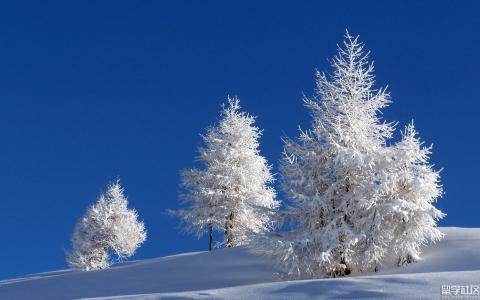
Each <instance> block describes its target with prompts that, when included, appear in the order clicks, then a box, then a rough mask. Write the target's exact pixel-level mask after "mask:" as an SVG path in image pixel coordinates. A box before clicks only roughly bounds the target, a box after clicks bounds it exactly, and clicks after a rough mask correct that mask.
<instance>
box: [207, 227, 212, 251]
mask: <svg viewBox="0 0 480 300" xmlns="http://www.w3.org/2000/svg"><path fill="white" fill-rule="evenodd" d="M208 227H209V229H208V230H209V234H210V241H209V242H208V251H212V243H213V225H212V223H210V224H208Z"/></svg>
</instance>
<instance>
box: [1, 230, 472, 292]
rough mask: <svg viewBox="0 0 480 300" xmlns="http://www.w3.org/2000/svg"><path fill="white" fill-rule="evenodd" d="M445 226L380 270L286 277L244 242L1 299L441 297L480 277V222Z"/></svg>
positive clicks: (46, 283)
mask: <svg viewBox="0 0 480 300" xmlns="http://www.w3.org/2000/svg"><path fill="white" fill-rule="evenodd" d="M442 232H444V233H445V234H446V236H445V239H444V240H442V241H441V242H439V243H437V244H436V245H432V246H429V247H428V248H427V249H425V252H424V255H423V260H422V261H421V262H419V263H416V264H413V265H410V266H408V267H404V268H399V269H396V270H391V271H389V272H381V273H375V274H374V275H365V276H357V277H347V278H340V279H319V280H302V281H278V280H275V279H274V277H273V273H274V272H275V269H274V267H273V266H272V264H271V262H269V261H268V260H267V259H265V258H260V257H256V256H254V255H252V254H250V253H249V252H248V251H247V250H246V249H245V248H236V249H227V250H218V251H215V252H213V253H208V252H197V253H187V254H179V255H174V256H168V257H162V258H156V259H150V260H144V261H136V262H130V263H125V264H121V265H116V266H114V267H112V268H111V269H108V270H103V271H92V272H77V271H69V270H64V271H55V272H48V273H40V274H34V275H29V276H25V277H22V278H17V279H11V280H4V281H0V299H12V300H13V299H49V300H53V299H77V298H101V299H118V298H120V299H165V298H167V299H168V298H177V299H178V298H183V299H185V298H193V299H212V298H228V299H277V298H280V299H310V298H319V299H324V298H325V299H331V298H340V299H351V298H388V299H396V298H397V299H405V298H410V299H411V298H413V299H419V298H424V299H425V298H427V299H439V298H440V297H441V286H442V285H480V250H479V249H480V229H477V228H476V229H473V228H472V229H469V228H442ZM102 297H103V298H102Z"/></svg>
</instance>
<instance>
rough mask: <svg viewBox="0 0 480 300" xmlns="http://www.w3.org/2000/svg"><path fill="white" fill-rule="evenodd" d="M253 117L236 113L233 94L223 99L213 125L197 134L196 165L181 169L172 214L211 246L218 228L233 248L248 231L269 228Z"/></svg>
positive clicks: (267, 184) (271, 204) (269, 206)
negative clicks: (199, 164)
mask: <svg viewBox="0 0 480 300" xmlns="http://www.w3.org/2000/svg"><path fill="white" fill-rule="evenodd" d="M254 122H255V118H254V117H253V116H250V115H248V114H246V113H245V112H241V111H240V102H239V100H238V99H237V98H233V99H232V98H229V99H228V106H227V107H224V108H223V110H222V113H221V119H220V121H219V123H218V125H216V126H214V127H211V128H209V129H208V131H207V133H206V135H205V136H203V141H204V144H205V145H204V147H202V148H200V149H199V153H200V160H201V161H202V163H203V164H204V166H203V168H202V169H198V168H194V169H189V170H184V171H183V172H182V186H183V190H184V192H183V193H182V195H181V196H182V199H183V202H184V203H183V204H184V208H183V209H180V210H177V211H173V212H172V213H173V214H174V215H176V216H178V217H180V219H181V220H182V223H183V225H184V226H183V229H184V230H185V231H186V232H189V233H194V234H196V235H197V236H198V237H200V236H201V235H203V234H204V233H205V231H206V230H208V231H209V234H210V243H209V249H210V250H211V249H212V240H213V232H214V231H220V232H221V231H223V232H224V238H223V245H224V246H225V247H234V246H238V245H242V244H245V243H247V242H248V241H249V236H250V235H251V234H256V233H262V232H265V231H267V230H269V229H270V228H271V226H272V219H271V216H272V214H273V213H274V211H275V210H276V209H277V207H278V202H277V201H276V200H275V191H274V189H273V188H272V186H271V184H272V182H273V181H274V178H273V176H272V174H271V172H270V166H269V165H268V164H267V161H266V159H265V158H264V157H263V156H261V155H260V152H259V142H258V140H259V138H260V136H261V131H260V129H259V128H258V127H256V126H254Z"/></svg>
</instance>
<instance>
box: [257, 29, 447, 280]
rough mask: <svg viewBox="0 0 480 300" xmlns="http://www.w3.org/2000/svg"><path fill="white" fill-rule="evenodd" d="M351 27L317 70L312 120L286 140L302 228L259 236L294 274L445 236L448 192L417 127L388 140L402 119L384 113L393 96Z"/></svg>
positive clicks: (285, 176)
mask: <svg viewBox="0 0 480 300" xmlns="http://www.w3.org/2000/svg"><path fill="white" fill-rule="evenodd" d="M363 49H364V46H363V44H362V43H360V42H359V40H358V37H357V38H354V37H352V36H350V35H349V34H348V33H347V34H346V39H345V42H344V44H343V46H342V47H339V53H338V55H337V56H335V57H334V58H333V60H332V67H333V73H332V74H331V75H327V74H325V73H320V72H317V80H316V85H317V89H316V94H315V96H314V97H312V98H306V99H305V105H306V106H307V107H308V108H309V109H310V112H311V116H312V119H313V120H312V127H311V129H310V130H308V131H302V132H301V134H300V137H299V139H298V140H292V139H285V155H284V159H283V161H282V166H281V175H282V185H283V189H284V191H285V192H286V194H287V195H288V196H289V198H290V199H291V205H290V206H289V207H288V209H287V211H286V213H285V215H286V218H287V219H289V220H290V221H292V223H293V230H292V231H290V232H284V233H282V234H281V237H280V238H271V237H270V238H268V237H262V238H260V239H258V240H257V244H256V246H257V249H258V250H259V251H260V252H264V253H267V254H269V255H273V256H274V257H276V258H277V259H278V261H279V262H280V265H281V267H283V268H284V270H285V271H286V273H287V274H288V275H290V276H291V277H296V278H312V277H322V276H344V275H348V274H350V273H351V272H362V271H363V272H365V271H376V270H378V268H380V267H382V266H384V265H385V266H386V265H389V264H390V262H391V261H392V259H393V258H394V257H395V258H396V259H397V262H399V263H401V262H403V261H412V260H415V259H418V258H419V251H420V249H419V246H420V245H421V244H424V243H426V242H429V241H435V240H437V239H439V238H440V237H441V234H440V232H439V231H438V229H436V227H435V226H436V220H437V219H438V218H441V217H442V216H443V214H442V213H441V212H440V211H438V210H436V209H435V208H434V207H433V206H432V203H433V202H434V201H435V200H436V199H437V198H438V197H439V196H440V195H441V187H440V186H439V183H438V181H439V176H438V173H437V172H435V171H434V170H432V168H431V166H430V165H429V164H428V154H429V149H428V148H421V147H420V145H419V143H418V140H416V139H415V138H414V136H413V134H412V131H411V129H410V127H408V129H407V133H406V134H405V135H404V139H403V140H402V141H401V142H400V143H398V144H397V145H388V144H387V142H388V141H389V140H390V139H391V137H392V134H393V132H394V124H392V123H387V122H384V121H382V120H381V118H380V112H381V110H382V109H383V108H384V107H386V106H387V105H388V104H389V103H390V102H391V101H390V95H389V93H388V92H387V91H386V89H384V88H380V89H376V88H375V86H374V85H375V77H374V74H373V71H374V68H373V64H371V63H370V62H369V61H368V53H365V51H364V50H363Z"/></svg>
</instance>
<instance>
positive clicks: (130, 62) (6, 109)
mask: <svg viewBox="0 0 480 300" xmlns="http://www.w3.org/2000/svg"><path fill="white" fill-rule="evenodd" d="M479 11H480V4H479V3H478V2H476V1H421V3H419V1H382V2H381V3H380V1H378V2H374V1H330V2H328V3H327V2H326V1H324V2H320V1H301V2H299V1H295V2H294V1H291V2H285V3H282V2H278V1H265V2H264V1H262V3H259V1H255V2H253V1H252V2H247V3H244V2H242V4H240V2H237V3H225V1H218V2H213V1H183V2H181V1H171V2H167V1H141V2H140V1H129V2H126V1H79V2H74V3H66V2H65V1H59V2H53V1H46V2H45V1H42V2H31V3H29V2H21V1H4V2H2V3H1V4H0V145H1V147H0V191H1V193H0V235H1V237H2V238H1V246H0V257H1V259H0V278H9V277H13V276H17V275H21V274H26V273H33V272H41V271H49V270H55V269H60V268H65V267H66V264H65V259H64V251H65V250H67V249H69V247H70V241H69V239H70V234H71V232H72V230H73V227H74V225H75V223H76V221H77V220H78V218H80V217H81V215H82V214H83V213H84V211H85V209H86V207H87V206H88V205H89V204H90V203H92V202H93V201H95V200H96V198H97V196H98V194H99V193H100V192H101V191H102V190H103V189H104V188H105V186H106V185H107V184H108V182H109V181H111V180H114V179H115V178H116V177H117V176H119V177H120V178H121V180H122V183H123V185H124V187H125V188H126V193H127V195H128V196H129V199H130V205H131V206H132V207H135V208H136V209H137V210H138V212H139V214H140V216H141V218H142V219H143V220H144V221H145V224H146V226H147V229H148V241H147V242H146V243H145V244H144V246H143V247H142V248H140V250H139V251H138V254H137V255H136V256H135V258H136V259H143V258H151V257H157V256H164V255H169V254H174V253H179V252H186V251H200V250H202V251H203V250H205V249H206V247H207V240H206V239H201V240H196V239H195V238H194V237H191V236H184V235H181V234H179V233H178V231H177V225H178V222H177V220H175V219H172V218H170V217H169V216H167V215H165V213H164V211H165V210H166V209H168V208H175V207H177V201H178V199H177V192H178V183H179V175H178V174H179V170H180V169H182V168H185V167H191V166H193V164H194V158H195V156H196V148H197V146H198V145H199V144H200V142H201V138H200V136H199V134H200V133H202V132H203V130H204V128H205V127H206V126H208V125H211V124H212V123H213V122H214V121H215V120H216V118H217V116H218V111H219V109H220V105H221V103H222V102H223V101H224V100H225V98H226V96H227V95H232V96H233V95H236V96H238V97H239V98H240V99H241V101H242V106H243V107H244V108H245V110H247V111H248V112H250V113H252V114H253V115H257V116H258V123H257V124H258V125H259V126H260V127H261V128H262V129H264V135H263V138H262V140H261V143H262V145H261V151H262V153H263V154H264V155H265V156H266V157H267V159H268V160H269V162H270V163H271V164H272V165H273V167H274V170H275V171H276V170H277V165H278V164H277V162H278V159H279V158H280V156H281V151H282V143H281V139H280V138H281V136H283V135H289V136H295V135H296V134H297V129H298V126H299V125H301V126H302V127H307V126H308V124H309V117H308V112H307V110H306V109H305V108H304V107H303V105H302V101H301V99H302V94H307V95H310V94H312V93H313V88H314V77H313V74H314V69H315V68H318V69H320V70H328V67H329V65H328V62H327V59H328V58H330V57H331V56H332V55H334V54H335V51H336V44H337V43H340V42H341V41H342V36H343V34H344V32H345V29H347V28H348V30H349V31H350V32H351V33H352V34H359V35H360V36H361V39H362V40H363V41H364V42H365V43H366V45H367V48H368V49H370V50H371V51H372V57H373V59H374V60H375V65H376V74H377V79H378V83H379V85H385V84H388V85H389V87H390V91H391V94H392V97H393V101H394V102H393V104H392V105H391V106H390V107H389V108H388V109H387V110H386V111H385V112H384V117H385V119H386V120H396V121H398V122H399V124H400V127H399V129H400V128H401V127H402V126H403V125H405V124H406V123H407V122H409V120H411V119H412V118H413V119H415V124H416V126H417V129H418V130H419V131H420V135H421V137H422V138H423V139H424V140H425V141H426V142H427V143H428V144H430V143H434V149H433V151H434V152H433V156H432V162H433V163H434V164H435V166H436V167H437V168H444V171H443V173H442V182H443V185H444V188H445V191H446V194H445V196H444V197H443V198H442V199H440V200H439V202H438V207H440V208H441V209H442V210H443V211H444V212H446V213H447V214H448V215H447V217H446V218H445V219H444V220H442V221H441V222H440V224H441V225H442V226H464V227H480V218H479V217H478V215H479V211H480V203H479V201H478V192H477V190H476V189H477V187H478V182H477V181H478V179H479V175H478V173H477V172H478V169H479V167H480V161H479V155H478V147H479V142H478V139H477V137H478V131H479V130H480V126H479V124H478V111H479V109H480V105H479V99H478V97H479V93H478V86H479V82H480V81H479V75H478V70H479V69H480V61H479V60H478V59H477V57H478V53H480V18H479V17H478V12H479Z"/></svg>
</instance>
